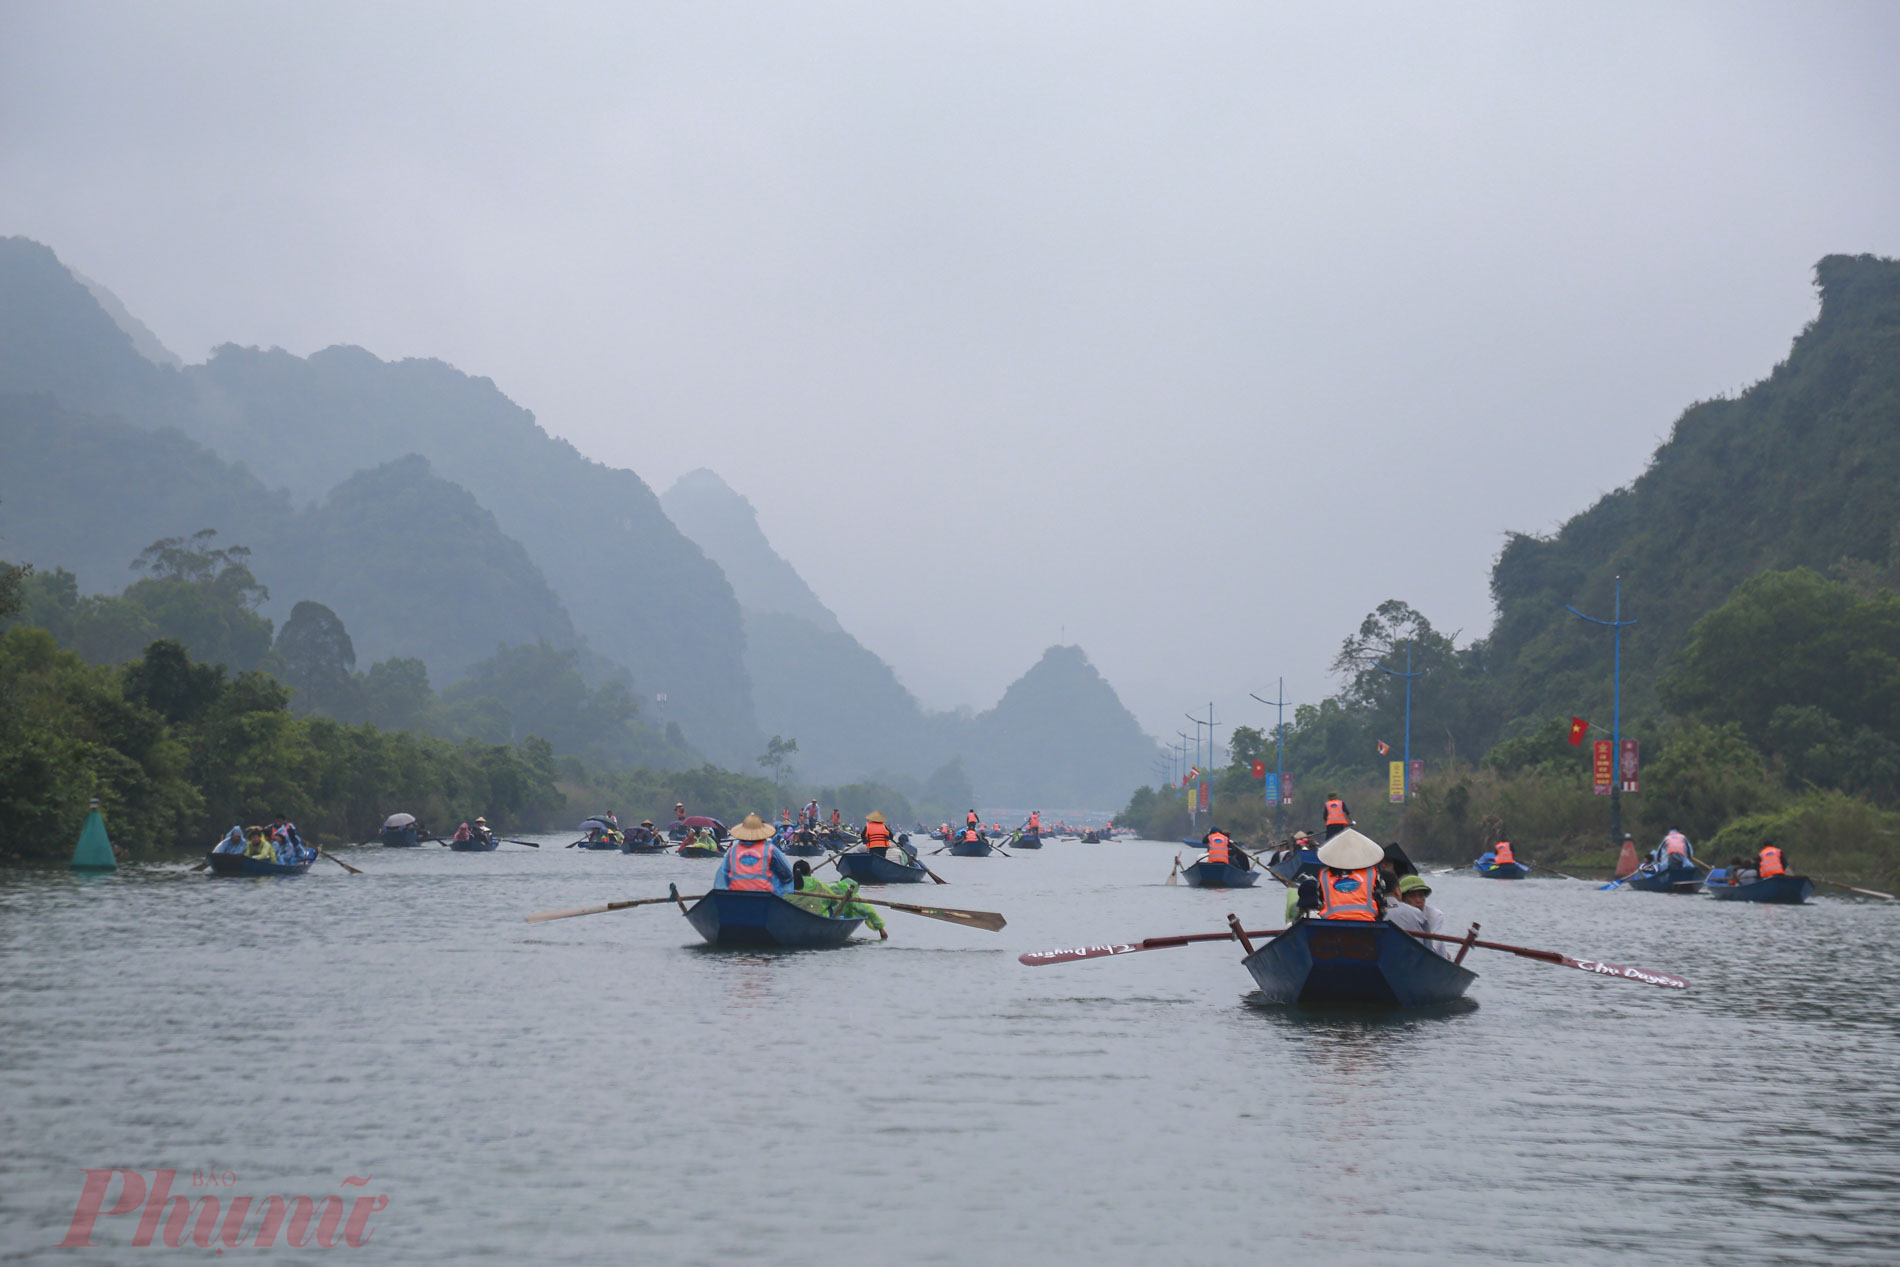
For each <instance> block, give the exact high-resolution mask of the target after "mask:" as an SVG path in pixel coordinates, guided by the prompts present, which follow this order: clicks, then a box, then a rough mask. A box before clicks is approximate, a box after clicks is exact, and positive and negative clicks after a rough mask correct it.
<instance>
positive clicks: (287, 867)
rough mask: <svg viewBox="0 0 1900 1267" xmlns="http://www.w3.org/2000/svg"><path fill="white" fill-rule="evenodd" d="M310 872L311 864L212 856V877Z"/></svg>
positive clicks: (238, 854)
mask: <svg viewBox="0 0 1900 1267" xmlns="http://www.w3.org/2000/svg"><path fill="white" fill-rule="evenodd" d="M311 861H315V859H312V860H311ZM308 870H310V863H309V862H271V861H267V860H266V859H263V858H252V857H249V856H248V855H245V854H241V853H214V854H212V855H211V874H212V875H302V874H303V873H304V872H306V871H308Z"/></svg>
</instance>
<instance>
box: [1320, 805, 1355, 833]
mask: <svg viewBox="0 0 1900 1267" xmlns="http://www.w3.org/2000/svg"><path fill="white" fill-rule="evenodd" d="M1350 822H1352V819H1350V818H1347V817H1346V802H1344V801H1328V802H1326V825H1327V826H1328V827H1344V826H1346V825H1347V824H1348V823H1350Z"/></svg>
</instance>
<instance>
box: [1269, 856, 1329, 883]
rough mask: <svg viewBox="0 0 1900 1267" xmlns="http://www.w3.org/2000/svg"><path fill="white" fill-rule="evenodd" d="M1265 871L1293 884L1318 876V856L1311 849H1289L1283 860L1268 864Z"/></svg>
mask: <svg viewBox="0 0 1900 1267" xmlns="http://www.w3.org/2000/svg"><path fill="white" fill-rule="evenodd" d="M1267 870H1269V871H1271V872H1273V874H1274V875H1276V876H1278V877H1280V879H1282V880H1284V881H1286V882H1287V883H1288V884H1295V883H1298V882H1299V881H1300V880H1301V879H1302V878H1310V877H1312V876H1316V875H1318V874H1319V854H1318V853H1317V852H1316V851H1315V850H1312V849H1289V850H1288V851H1287V853H1286V856H1285V857H1284V858H1279V859H1276V860H1275V861H1273V862H1269V863H1268V864H1267Z"/></svg>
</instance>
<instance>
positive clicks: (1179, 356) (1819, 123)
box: [0, 0, 1900, 738]
mask: <svg viewBox="0 0 1900 1267" xmlns="http://www.w3.org/2000/svg"><path fill="white" fill-rule="evenodd" d="M629 9H633V10H634V11H633V12H629V11H628V10H629ZM1896 67H1900V4H1884V3H1883V4H1868V5H1825V4H1806V3H1804V4H1795V5H1785V6H1777V5H1741V4H1733V3H1723V4H1712V5H1700V4H1682V5H1657V4H1634V5H1625V6H1618V5H1588V6H1581V5H1556V4H1549V5H1497V6H1492V5H1459V6H1428V5H1418V4H1399V5H1391V6H1383V5H1338V4H1309V5H1304V6H1290V7H1277V8H1276V7H1272V6H1267V5H1262V4H1235V5H1223V4H1186V5H1182V4H1155V5H1147V6H1135V5H1123V4H1110V3H1101V2H1099V0H1093V2H1090V3H1078V4H1060V5H1058V4H1041V5H1038V4H1028V5H1025V4H1021V3H1009V4H996V5H984V4H974V3H956V4H950V5H943V6H937V7H926V6H922V5H893V4H888V3H862V4H840V5H829V6H804V5H793V4H769V5H756V6H745V5H709V4H704V3H691V4H680V5H640V6H626V5H601V6H598V7H595V8H588V7H585V6H581V5H559V6H525V5H520V6H493V7H483V6H476V5H471V4H467V3H454V4H440V5H390V4H373V5H370V4H366V5H348V4H335V3H324V4H308V5H298V6H287V5H277V4H251V3H245V4H166V5H145V6H119V5H98V4H63V3H61V4H21V3H17V2H14V0H0V234H8V233H18V234H25V235H27V236H30V237H33V238H36V239H39V240H41V241H43V242H46V243H47V244H48V245H50V246H52V247H53V248H54V249H55V250H56V251H58V252H59V253H60V255H61V257H62V258H63V259H64V260H66V261H67V263H69V264H70V265H72V266H73V267H75V268H77V269H79V270H80V271H81V272H83V273H86V274H88V275H89V276H91V277H93V278H95V279H97V280H99V281H100V282H103V283H104V284H105V285H107V286H108V287H110V288H111V289H113V290H114V291H116V292H117V293H118V295H119V296H120V298H122V299H123V300H124V301H125V303H126V305H127V306H128V307H129V308H130V309H131V310H132V311H133V312H134V313H135V314H137V315H138V316H140V317H141V318H142V319H143V320H144V321H145V322H146V323H147V324H148V325H150V326H151V327H152V329H153V330H154V331H155V332H156V333H157V334H158V336H159V337H160V338H161V339H162V340H163V341H164V342H165V343H166V344H167V345H169V346H170V347H171V348H172V349H173V350H174V351H176V352H178V353H179V354H180V355H182V356H184V357H185V358H186V359H187V360H197V359H201V358H202V357H203V356H204V355H205V354H206V353H207V351H208V350H209V349H210V348H212V347H213V346H215V345H217V344H219V343H223V342H237V343H245V344H260V345H273V344H274V345H279V346H282V347H284V348H287V349H289V350H291V351H293V352H297V353H300V354H307V353H309V352H312V351H315V350H317V349H319V348H322V347H325V346H327V345H329V344H332V343H356V344H361V345H363V346H365V347H367V348H369V349H371V350H372V351H374V352H376V353H377V354H379V355H381V356H384V357H389V358H395V357H404V356H433V357H440V358H443V359H445V360H448V361H451V362H453V363H454V364H456V365H457V366H459V367H461V368H462V369H464V370H467V371H468V372H470V373H473V374H479V375H486V376H489V377H492V378H493V379H494V380H495V382H496V383H497V384H498V385H499V386H500V387H501V389H502V390H503V391H505V392H507V393H508V394H509V395H510V396H511V397H513V398H514V399H515V400H516V401H518V402H520V403H521V404H523V405H524V406H526V407H528V408H530V409H532V410H534V411H535V413H536V415H537V417H538V418H539V419H540V421H541V422H542V424H543V425H544V426H546V427H547V428H548V429H549V430H550V431H553V432H555V433H556V434H559V435H562V436H565V437H567V438H568V439H570V440H572V441H573V442H574V443H575V444H576V445H578V446H579V447H580V448H581V449H582V450H583V451H584V452H586V453H587V454H589V455H590V456H592V457H594V458H597V459H599V460H601V461H604V462H609V463H613V464H616V465H625V466H629V467H631V468H633V469H634V470H636V471H638V472H639V473H640V474H641V475H642V476H644V477H645V478H646V479H647V481H648V482H649V483H650V484H652V485H653V486H654V488H655V490H656V491H660V490H663V489H664V488H665V487H667V486H668V485H669V484H670V483H671V482H672V481H673V480H674V479H675V478H676V477H678V476H679V475H680V474H682V473H684V472H685V471H688V470H691V469H693V468H694V467H698V466H709V467H712V468H713V469H714V470H716V471H718V472H719V473H720V474H721V475H723V476H724V477H725V478H726V479H727V480H728V482H730V483H731V484H732V485H733V486H734V487H736V488H737V489H739V490H740V491H741V492H743V493H745V494H746V495H747V496H749V497H750V498H751V499H752V501H753V502H754V503H755V504H756V505H757V506H758V508H759V512H760V516H761V520H762V522H763V524H764V526H765V528H766V531H767V533H768V534H769V535H770V536H771V538H772V539H773V541H774V542H775V544H776V545H777V546H778V547H779V549H780V551H781V552H782V553H783V554H785V555H786V556H787V557H788V558H789V559H790V560H791V561H792V562H793V563H794V564H795V565H796V566H797V567H798V568H799V569H800V571H802V572H803V573H804V575H805V576H806V578H807V579H808V580H809V581H810V582H811V583H812V585H813V586H814V588H815V589H816V590H817V591H818V593H819V595H820V596H821V597H822V598H823V599H824V600H825V601H826V602H827V603H829V604H830V605H831V606H832V607H833V608H834V609H835V610H836V611H837V612H838V613H839V616H840V618H841V619H842V620H843V621H844V623H845V625H846V627H847V628H849V629H851V630H852V631H853V632H854V633H856V634H857V635H858V636H859V637H860V638H861V639H863V641H864V642H865V643H866V644H867V645H869V646H870V647H871V648H872V649H874V650H876V651H878V652H880V653H881V654H883V655H884V656H886V657H887V658H888V659H890V660H891V661H892V662H893V664H894V665H895V666H896V667H897V669H898V671H899V673H900V674H901V675H902V676H903V678H904V679H905V680H906V681H907V682H908V683H909V684H910V685H911V686H912V687H913V688H914V689H916V690H917V691H918V692H919V694H920V695H921V696H922V697H923V698H924V700H925V701H926V702H927V703H929V704H932V705H935V706H947V705H953V704H959V703H967V704H973V705H976V706H978V707H984V706H987V705H988V704H989V703H991V702H992V701H993V700H994V699H995V697H996V696H997V694H998V693H999V692H1000V691H1001V690H1002V688H1003V687H1004V686H1005V685H1006V684H1007V683H1008V682H1009V681H1010V680H1011V679H1012V678H1014V677H1015V676H1017V675H1018V674H1019V673H1021V672H1022V670H1023V669H1024V668H1026V667H1027V666H1028V665H1029V664H1030V663H1031V662H1033V661H1034V659H1035V658H1036V657H1037V655H1038V654H1039V653H1040V652H1041V651H1042V649H1043V648H1044V647H1045V646H1047V645H1048V644H1050V643H1052V642H1055V641H1057V640H1058V639H1059V638H1066V640H1067V641H1071V642H1078V643H1080V644H1081V645H1082V646H1083V647H1084V648H1086V649H1087V651H1088V652H1089V654H1090V655H1091V656H1092V657H1093V658H1094V660H1095V662H1096V664H1097V665H1098V666H1099V667H1100V668H1101V669H1102V671H1103V672H1104V673H1105V674H1106V675H1107V676H1108V678H1109V679H1110V681H1112V682H1113V683H1114V684H1115V685H1116V686H1117V687H1118V688H1119V689H1120V690H1121V691H1122V693H1123V696H1124V698H1125V699H1126V700H1127V701H1128V702H1129V704H1130V705H1131V707H1133V708H1135V710H1136V712H1137V713H1138V715H1140V716H1141V718H1142V720H1143V721H1144V723H1146V724H1147V725H1149V726H1150V727H1151V728H1152V729H1154V730H1155V731H1156V732H1157V733H1161V734H1166V735H1167V736H1169V737H1170V738H1171V737H1172V732H1173V731H1174V729H1175V728H1176V726H1177V725H1179V726H1181V727H1182V728H1186V723H1185V722H1184V721H1182V720H1180V714H1181V713H1182V711H1184V710H1185V709H1187V708H1189V707H1203V706H1204V705H1205V703H1206V701H1207V700H1208V699H1210V698H1212V699H1215V700H1216V701H1218V707H1219V709H1220V713H1221V716H1220V721H1221V722H1222V733H1223V734H1225V733H1226V726H1227V723H1228V722H1229V720H1230V719H1237V720H1243V721H1249V722H1252V723H1254V724H1261V723H1263V722H1264V721H1266V720H1268V716H1267V713H1266V710H1264V709H1261V708H1259V707H1258V706H1255V705H1252V704H1250V703H1248V702H1247V701H1246V692H1247V691H1248V690H1258V691H1260V692H1261V693H1262V694H1271V691H1270V689H1269V688H1270V687H1271V685H1272V682H1273V680H1274V678H1275V677H1276V676H1278V675H1281V674H1284V675H1285V677H1286V680H1287V688H1288V690H1289V692H1291V693H1292V694H1293V695H1294V696H1295V698H1298V699H1302V700H1308V701H1310V700H1312V699H1314V698H1315V697H1317V696H1318V695H1319V694H1321V693H1324V692H1325V691H1327V690H1330V689H1331V687H1332V685H1333V683H1332V681H1331V679H1330V678H1329V677H1328V676H1327V673H1326V666H1327V664H1328V663H1329V661H1330V660H1331V658H1332V655H1333V653H1334V652H1335V650H1336V649H1337V647H1338V645H1339V642H1340V640H1341V639H1342V638H1343V637H1344V636H1345V635H1346V634H1347V633H1348V632H1350V631H1351V630H1352V629H1353V628H1354V627H1356V625H1357V624H1358V622H1359V620H1360V619H1361V618H1362V617H1363V616H1364V614H1365V613H1366V612H1367V611H1368V610H1370V609H1371V608H1372V607H1374V606H1375V605H1377V604H1378V603H1379V602H1380V601H1382V600H1384V599H1386V598H1393V597H1397V598H1404V599H1406V600H1408V601H1410V602H1412V603H1413V604H1415V605H1416V606H1418V607H1420V608H1421V609H1422V610H1424V611H1425V612H1426V613H1427V615H1429V616H1430V617H1431V618H1432V620H1433V621H1434V622H1435V623H1437V624H1438V625H1439V626H1440V627H1441V628H1444V629H1446V630H1459V629H1462V630H1463V631H1464V633H1465V636H1466V637H1467V638H1469V637H1472V636H1479V635H1482V634H1483V633H1484V632H1485V630H1486V629H1487V628H1488V626H1489V623H1490V616H1491V612H1490V604H1489V599H1488V592H1487V584H1488V577H1489V567H1490V563H1491V561H1492V559H1493V557H1494V555H1495V554H1496V552H1497V550H1498V548H1499V546H1500V545H1501V543H1502V541H1503V534H1505V533H1506V532H1508V531H1514V530H1520V531H1533V532H1544V531H1548V530H1550V529H1551V528H1552V527H1554V526H1555V525H1556V524H1557V523H1558V522H1560V521H1561V520H1562V519H1563V518H1564V517H1566V516H1567V515H1569V514H1571V513H1573V512H1574V511H1576V510H1578V509H1580V508H1582V507H1583V506H1585V505H1586V504H1588V503H1589V502H1590V501H1591V500H1592V499H1594V498H1595V497H1596V496H1597V495H1599V494H1600V493H1602V492H1604V491H1607V490H1609V489H1611V488H1613V487H1616V486H1618V485H1620V484H1622V483H1625V482H1627V481H1628V480H1629V479H1630V478H1632V477H1633V476H1634V475H1636V474H1637V473H1638V472H1639V471H1640V470H1641V469H1642V467H1643V464H1644V461H1645V460H1646V458H1647V456H1648V454H1649V452H1650V450H1651V449H1652V448H1653V447H1654V445H1655V443H1656V442H1657V441H1658V440H1660V439H1661V438H1663V437H1664V436H1665V435H1666V434H1667V431H1668V428H1669V426H1670V424H1671V423H1672V422H1673V421H1674V419H1675V417H1676V415H1677V414H1678V413H1679V412H1680V411H1681V409H1682V408H1683V407H1684V406H1685V405H1687V404H1688V403H1690V402H1691V401H1693V400H1695V399H1697V398H1701V397H1707V396H1711V395H1715V394H1718V393H1723V392H1732V391H1734V390H1736V389H1738V388H1740V387H1743V386H1745V385H1746V384H1747V383H1749V382H1750V381H1752V380H1754V379H1756V378H1758V377H1760V376H1761V375H1762V374H1764V373H1765V372H1766V371H1767V370H1768V369H1769V368H1770V367H1771V366H1772V365H1773V364H1774V363H1775V362H1776V361H1778V360H1780V359H1781V357H1782V356H1783V355H1785V353H1786V351H1787V347H1788V344H1789V341H1790V340H1791V339H1792V338H1793V336H1794V335H1795V333H1796V332H1797V331H1798V330H1799V329H1800V327H1801V326H1802V324H1803V323H1804V322H1806V321H1807V320H1808V319H1809V318H1810V317H1811V316H1812V315H1813V312H1814V298H1813V292H1812V289H1811V284H1810V269H1811V266H1812V265H1813V263H1814V261H1815V260H1816V259H1818V258H1819V257H1820V256H1822V255H1824V254H1828V253H1831V252H1849V253H1858V252H1863V251H1871V252H1876V253H1880V254H1888V255H1893V254H1900V73H1896ZM1628 593H1629V596H1630V602H1631V605H1632V608H1634V609H1636V611H1637V614H1640V606H1641V602H1642V578H1640V577H1632V578H1630V583H1629V589H1628ZM1421 689H1425V687H1424V685H1423V684H1421ZM1243 705H1245V706H1246V708H1245V711H1242V706H1243Z"/></svg>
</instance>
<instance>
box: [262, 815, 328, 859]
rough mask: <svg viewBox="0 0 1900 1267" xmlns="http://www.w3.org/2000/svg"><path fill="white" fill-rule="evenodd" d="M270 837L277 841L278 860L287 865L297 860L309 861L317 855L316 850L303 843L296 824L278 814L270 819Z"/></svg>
mask: <svg viewBox="0 0 1900 1267" xmlns="http://www.w3.org/2000/svg"><path fill="white" fill-rule="evenodd" d="M270 835H271V839H272V840H274V841H276V842H277V856H278V861H280V862H283V863H285V865H287V866H295V865H296V864H297V863H299V862H309V861H310V860H311V859H313V858H315V857H316V856H317V851H316V850H314V849H312V848H311V847H310V846H308V845H306V844H304V843H303V836H302V835H301V834H300V833H299V832H298V831H297V824H295V823H293V822H291V821H290V819H288V818H286V817H285V816H284V815H282V814H279V815H277V816H276V817H275V818H273V819H271V829H270Z"/></svg>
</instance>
